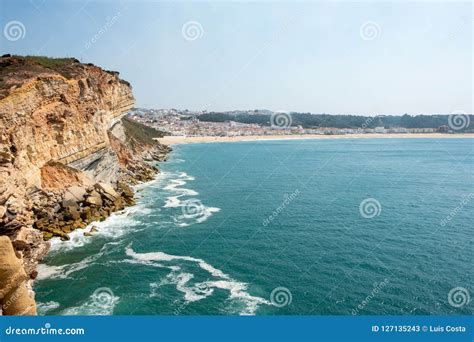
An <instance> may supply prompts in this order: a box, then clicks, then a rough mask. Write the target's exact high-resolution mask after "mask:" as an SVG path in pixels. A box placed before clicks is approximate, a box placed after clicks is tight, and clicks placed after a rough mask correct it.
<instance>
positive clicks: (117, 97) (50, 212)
mask: <svg viewBox="0 0 474 342" xmlns="http://www.w3.org/2000/svg"><path fill="white" fill-rule="evenodd" d="M133 104H134V97H133V95H132V89H131V86H130V84H129V83H128V82H126V81H124V80H121V79H120V78H119V74H118V73H117V72H114V71H106V70H103V69H101V68H99V67H97V66H95V65H92V64H87V65H85V64H81V63H80V62H79V61H78V60H76V59H51V58H45V57H18V56H13V57H12V56H9V55H5V56H3V57H1V58H0V235H5V236H8V237H9V238H10V241H11V242H12V245H13V247H14V249H15V253H16V255H17V256H18V258H19V259H20V261H21V264H22V265H23V268H24V271H25V274H26V276H27V279H29V280H28V283H29V284H30V285H31V281H32V280H33V279H34V278H35V277H36V266H37V263H38V261H39V260H41V259H42V258H43V257H44V255H45V254H46V253H47V250H48V243H47V242H46V240H48V239H50V238H51V237H53V236H59V237H61V238H62V239H63V240H67V239H68V235H67V234H68V233H69V232H71V231H72V230H74V229H76V228H84V227H85V226H86V225H87V224H89V223H90V222H93V221H95V220H102V219H104V218H105V217H107V216H108V215H110V213H111V212H113V211H116V210H120V209H123V208H124V206H126V205H131V204H133V203H134V201H133V191H132V189H131V188H130V185H133V184H136V183H137V182H140V181H147V180H151V179H152V178H153V175H154V173H155V172H157V169H156V167H154V166H153V165H152V164H151V163H149V162H150V161H153V160H162V159H164V158H165V156H166V153H167V152H168V151H169V149H168V148H167V147H166V146H164V145H160V144H158V143H155V142H154V141H153V140H152V139H148V140H146V139H144V138H143V136H142V132H140V129H139V128H137V127H136V125H138V124H136V123H134V122H131V121H130V120H127V119H125V118H124V116H125V115H126V113H127V112H128V110H129V109H131V108H132V106H133ZM156 133H157V134H158V132H156ZM88 234H89V233H88ZM0 252H1V251H0ZM1 287H2V284H1V279H0V292H1ZM30 288H31V286H30ZM28 312H31V311H28Z"/></svg>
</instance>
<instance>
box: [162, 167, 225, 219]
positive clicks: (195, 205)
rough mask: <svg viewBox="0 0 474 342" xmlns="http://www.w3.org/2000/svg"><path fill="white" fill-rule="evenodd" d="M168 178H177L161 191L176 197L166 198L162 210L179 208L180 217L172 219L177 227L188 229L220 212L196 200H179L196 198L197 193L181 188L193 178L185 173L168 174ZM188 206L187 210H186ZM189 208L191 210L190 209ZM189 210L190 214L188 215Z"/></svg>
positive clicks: (218, 209) (171, 180)
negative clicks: (171, 193)
mask: <svg viewBox="0 0 474 342" xmlns="http://www.w3.org/2000/svg"><path fill="white" fill-rule="evenodd" d="M168 176H171V177H177V178H172V179H170V180H169V183H168V184H167V185H166V186H165V187H163V190H166V191H168V192H173V193H175V194H176V193H177V194H178V195H175V194H173V195H171V196H168V197H167V198H166V200H165V204H164V205H163V208H181V212H182V215H178V216H175V217H174V218H173V219H174V221H175V224H176V225H177V226H178V227H188V226H190V225H192V224H194V223H202V222H204V221H206V220H207V219H209V217H211V216H212V214H213V213H217V212H218V211H220V208H215V207H207V206H205V205H203V204H202V203H201V202H200V201H199V200H198V199H197V198H187V199H186V200H181V198H183V197H185V196H197V195H198V192H197V191H194V190H192V189H187V188H183V186H184V185H186V184H187V182H188V181H190V180H194V179H195V178H194V177H192V176H190V175H188V174H187V173H186V172H177V173H174V174H171V173H169V174H168ZM188 206H189V208H188ZM190 208H191V209H190ZM189 209H190V210H191V211H193V212H192V214H189V213H188V211H189Z"/></svg>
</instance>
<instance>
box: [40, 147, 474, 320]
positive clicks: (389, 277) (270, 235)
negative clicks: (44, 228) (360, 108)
mask: <svg viewBox="0 0 474 342" xmlns="http://www.w3.org/2000/svg"><path fill="white" fill-rule="evenodd" d="M158 166H159V168H160V169H161V172H160V173H159V174H158V175H157V176H156V179H155V180H153V181H151V182H149V183H145V184H141V185H139V186H137V187H136V191H137V197H138V199H137V204H136V205H135V206H132V207H129V208H126V209H125V210H123V211H120V212H117V213H114V214H113V215H112V216H111V217H109V218H108V219H107V220H105V221H103V222H96V223H94V224H93V225H95V226H97V228H98V232H96V233H94V234H93V236H92V237H86V236H84V235H83V233H84V231H85V230H80V229H79V230H76V231H74V232H73V233H72V234H71V240H70V241H60V240H57V239H54V240H52V247H51V252H50V253H49V254H48V256H47V257H46V258H45V259H44V261H43V263H42V264H40V266H39V274H38V280H37V281H36V282H35V291H36V300H37V303H38V312H39V314H42V315H466V314H472V313H473V304H472V301H471V297H472V296H473V295H474V288H473V287H472V284H473V283H474V282H473V280H474V279H473V278H474V277H473V275H474V272H473V267H472V265H473V264H472V261H473V260H474V259H473V236H474V235H473V227H474V225H473V217H474V210H473V209H474V172H473V171H474V140H473V139H457V138H452V139H434V138H433V139H432V138H422V139H397V138H391V139H388V138H386V139H308V140H304V139H302V140H280V141H278V140H275V141H254V142H232V143H200V144H189V145H176V146H174V147H173V152H171V153H170V155H169V159H168V161H166V162H160V163H159V164H158ZM90 227H91V226H89V227H87V228H86V230H89V229H90Z"/></svg>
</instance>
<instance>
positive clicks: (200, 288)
mask: <svg viewBox="0 0 474 342" xmlns="http://www.w3.org/2000/svg"><path fill="white" fill-rule="evenodd" d="M125 252H126V254H127V255H128V256H130V257H132V258H134V259H135V260H137V261H139V262H140V263H144V264H147V265H150V264H154V262H155V261H159V262H172V261H176V260H182V261H188V262H192V263H195V264H197V265H198V266H199V267H200V268H201V269H203V270H205V271H206V272H208V273H209V274H210V275H211V276H212V277H215V278H218V279H216V280H209V281H204V282H200V283H199V282H198V283H195V284H194V285H191V284H190V282H191V280H192V279H193V278H194V275H193V274H191V273H188V272H177V271H175V270H172V272H171V273H170V274H169V275H168V276H167V278H166V279H165V280H162V281H161V282H159V283H151V284H150V286H151V288H152V294H151V296H156V295H157V293H156V290H157V289H158V288H159V287H161V286H162V285H165V284H170V283H171V284H175V285H176V289H177V290H178V291H180V292H182V293H183V294H184V300H185V301H186V302H194V301H199V300H201V299H204V298H206V297H208V296H210V295H212V294H213V292H214V289H221V290H225V291H228V292H229V300H231V301H237V302H239V303H242V304H243V305H244V308H243V309H242V308H239V309H238V310H239V311H238V312H237V313H239V314H241V315H253V314H255V312H256V310H257V308H258V306H259V305H261V304H265V305H272V304H271V302H270V301H268V300H266V299H264V298H261V297H257V296H252V295H250V294H249V293H248V292H247V290H248V284H246V283H243V282H239V281H236V280H234V279H232V278H231V277H230V276H229V275H227V274H225V273H224V272H222V271H221V270H219V269H217V268H215V267H214V266H212V265H210V264H208V263H207V262H205V261H204V260H203V259H198V258H193V257H190V256H178V255H171V254H167V253H164V252H150V253H136V252H135V251H133V249H132V248H131V247H130V246H128V247H127V248H126V249H125Z"/></svg>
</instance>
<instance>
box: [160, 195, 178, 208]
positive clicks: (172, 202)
mask: <svg viewBox="0 0 474 342" xmlns="http://www.w3.org/2000/svg"><path fill="white" fill-rule="evenodd" d="M180 197H181V195H179V196H170V197H168V198H166V202H165V205H164V206H163V208H178V207H180V206H181V201H180V200H179V198H180Z"/></svg>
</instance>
